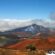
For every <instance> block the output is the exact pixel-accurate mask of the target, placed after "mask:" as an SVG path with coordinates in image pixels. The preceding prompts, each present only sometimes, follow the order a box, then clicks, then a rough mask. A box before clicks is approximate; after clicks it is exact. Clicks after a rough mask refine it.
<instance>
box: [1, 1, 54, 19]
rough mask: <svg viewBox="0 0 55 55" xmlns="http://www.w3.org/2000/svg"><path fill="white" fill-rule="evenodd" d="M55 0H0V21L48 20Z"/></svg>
mask: <svg viewBox="0 0 55 55" xmlns="http://www.w3.org/2000/svg"><path fill="white" fill-rule="evenodd" d="M54 11H55V0H0V19H1V18H3V19H4V18H10V19H11V18H12V19H13V18H14V19H27V18H29V19H36V18H38V19H40V18H41V19H48V18H49V15H50V13H51V12H54Z"/></svg>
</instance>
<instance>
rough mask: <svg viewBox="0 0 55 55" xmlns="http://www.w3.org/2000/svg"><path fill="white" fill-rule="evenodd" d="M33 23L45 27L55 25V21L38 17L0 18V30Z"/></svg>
mask: <svg viewBox="0 0 55 55" xmlns="http://www.w3.org/2000/svg"><path fill="white" fill-rule="evenodd" d="M34 23H35V24H38V25H42V26H45V27H55V22H50V21H49V20H46V21H45V20H40V19H34V20H31V19H27V20H18V19H0V31H7V30H10V29H15V28H19V27H24V26H28V25H31V24H34Z"/></svg>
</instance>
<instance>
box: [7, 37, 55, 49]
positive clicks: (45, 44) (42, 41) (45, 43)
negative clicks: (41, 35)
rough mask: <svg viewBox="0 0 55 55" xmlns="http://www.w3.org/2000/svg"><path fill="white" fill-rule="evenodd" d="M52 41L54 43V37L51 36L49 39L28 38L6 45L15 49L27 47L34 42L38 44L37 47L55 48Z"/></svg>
mask: <svg viewBox="0 0 55 55" xmlns="http://www.w3.org/2000/svg"><path fill="white" fill-rule="evenodd" d="M54 39H55V38H54ZM50 40H52V41H50ZM52 43H53V38H52V39H51V38H48V39H26V40H24V41H22V42H20V43H17V44H15V45H11V46H6V47H7V48H13V49H25V47H26V46H27V45H29V44H33V45H35V46H36V48H39V49H53V48H55V45H53V44H52ZM54 43H55V42H54Z"/></svg>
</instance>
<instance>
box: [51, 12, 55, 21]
mask: <svg viewBox="0 0 55 55" xmlns="http://www.w3.org/2000/svg"><path fill="white" fill-rule="evenodd" d="M50 19H51V20H53V21H54V20H55V12H52V13H51V14H50Z"/></svg>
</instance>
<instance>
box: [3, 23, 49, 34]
mask: <svg viewBox="0 0 55 55" xmlns="http://www.w3.org/2000/svg"><path fill="white" fill-rule="evenodd" d="M12 32H14V33H15V32H26V33H31V34H37V33H39V32H42V33H49V29H48V28H45V27H43V26H41V25H36V24H32V25H29V26H25V27H21V28H16V29H12V30H9V31H5V32H3V33H5V34H6V33H7V34H8V33H12Z"/></svg>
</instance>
